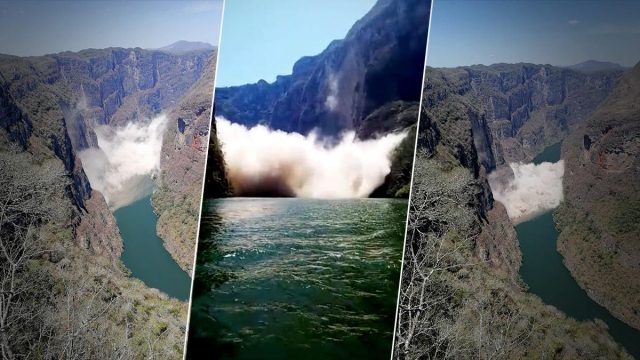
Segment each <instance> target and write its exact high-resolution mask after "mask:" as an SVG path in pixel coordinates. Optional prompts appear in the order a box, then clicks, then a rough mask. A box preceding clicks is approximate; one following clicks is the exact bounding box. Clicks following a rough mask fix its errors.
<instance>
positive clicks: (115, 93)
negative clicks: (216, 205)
mask: <svg viewBox="0 0 640 360" xmlns="http://www.w3.org/2000/svg"><path fill="white" fill-rule="evenodd" d="M210 55H211V52H210V51H202V52H191V53H189V54H185V55H172V54H168V53H163V52H154V51H149V50H142V49H119V48H114V49H103V50H95V49H91V50H84V51H81V52H78V53H70V52H66V53H60V54H55V55H48V56H41V57H29V58H19V57H15V56H6V55H2V56H0V128H1V130H0V155H1V156H2V160H3V161H2V162H0V165H1V166H2V169H1V171H0V174H1V175H2V176H3V178H2V183H3V187H2V188H3V192H2V194H0V195H2V203H5V201H7V200H8V199H11V201H13V202H14V203H16V204H30V203H29V202H28V201H27V200H28V199H33V197H32V195H31V193H30V188H31V185H29V184H30V182H32V181H34V180H37V181H40V182H39V183H38V184H37V186H35V187H34V188H35V189H40V190H42V191H45V190H46V192H47V193H46V194H41V195H38V197H37V199H39V200H38V202H37V203H31V205H29V206H28V207H10V208H3V209H2V212H3V214H16V215H15V216H17V218H16V219H23V220H24V221H27V220H28V219H32V220H29V222H28V223H25V224H22V223H16V222H15V221H16V220H11V221H9V220H7V219H12V218H4V217H3V219H2V223H1V224H0V227H1V228H0V231H2V232H3V234H8V235H7V236H6V237H5V236H4V235H3V237H2V241H3V245H4V246H11V247H13V246H19V245H20V244H21V243H24V242H25V241H29V244H31V246H33V248H34V249H41V248H42V249H54V250H47V251H45V252H44V253H39V252H33V253H29V256H23V257H21V258H20V261H19V262H15V261H14V262H12V261H8V260H9V259H8V258H7V259H5V258H3V260H2V261H0V265H1V266H2V267H3V268H2V271H3V272H4V273H7V274H8V273H9V272H11V273H14V274H16V279H17V282H6V281H5V279H8V278H4V277H3V281H2V286H3V288H2V291H3V292H5V293H6V292H11V293H12V294H14V295H11V296H10V297H8V298H7V297H5V298H3V301H4V302H3V304H2V306H3V309H6V311H7V312H6V316H7V317H5V318H4V320H6V321H4V320H3V322H2V324H0V326H1V327H2V329H3V334H7V335H8V338H3V339H1V340H3V341H1V342H0V346H2V350H3V351H4V355H3V356H5V357H8V358H14V357H22V356H26V355H27V354H31V356H34V355H36V354H37V353H38V352H40V351H43V350H42V349H45V348H47V349H48V350H47V351H48V353H49V356H50V357H44V358H62V357H64V358H71V357H74V356H79V358H88V359H90V358H96V359H108V358H125V359H140V358H142V357H143V356H146V357H160V358H181V357H182V355H181V354H182V346H183V341H184V334H185V328H184V324H185V320H186V316H187V306H186V304H184V303H181V302H179V301H176V300H173V299H169V298H167V297H166V295H164V294H161V293H159V292H158V291H157V290H152V289H148V288H146V287H145V286H144V285H143V284H142V283H141V282H140V281H139V280H135V279H131V278H130V277H128V274H127V271H126V269H125V268H124V267H123V266H122V265H121V262H120V255H121V252H122V249H123V244H122V238H121V237H120V234H119V231H118V228H117V226H116V222H115V219H114V217H113V215H112V213H111V211H110V209H109V208H108V207H107V203H106V201H105V198H104V197H103V196H102V194H100V193H99V192H98V191H96V190H95V189H92V187H91V185H90V184H89V181H88V179H87V176H86V173H85V170H84V168H83V166H82V163H81V161H80V158H79V157H78V155H77V153H78V151H81V150H85V149H87V148H91V147H96V146H97V137H96V134H95V132H94V130H93V129H94V127H96V126H99V125H109V126H116V125H124V124H125V123H129V122H135V121H137V120H139V119H144V118H149V117H153V116H155V115H157V114H158V113H160V112H161V111H165V110H167V109H169V108H171V107H172V106H173V105H174V103H175V102H177V101H178V99H179V98H180V96H181V95H182V94H184V93H185V92H186V91H187V89H189V88H190V87H191V86H192V85H193V84H194V83H195V82H196V80H197V79H198V78H199V77H200V75H201V73H202V71H203V68H204V64H205V61H206V59H207V58H208V57H209V56H210ZM52 169H54V170H52ZM55 169H57V170H55ZM52 171H53V172H52ZM43 173H44V174H54V175H55V174H58V175H56V176H53V175H52V176H41V175H39V174H43ZM7 176H9V178H7ZM61 181H63V182H62V183H61ZM65 181H66V182H65ZM12 197H14V198H12ZM25 201H26V202H25ZM47 203H53V204H56V206H57V208H56V210H47V209H48V208H47V206H46V204H47ZM20 214H22V215H20ZM52 214H55V215H56V216H52ZM21 221H22V220H21ZM24 226H30V229H32V230H30V231H32V232H29V233H26V234H23V233H21V232H20V231H19V230H18V229H20V228H22V227H24ZM29 234H37V235H38V236H36V237H32V236H31V235H29ZM25 236H26V237H25ZM6 241H8V243H7V242H6ZM7 256H13V255H11V254H4V257H7ZM12 264H15V265H12ZM12 286H19V287H20V289H28V290H25V291H18V290H19V289H16V288H11V287H12ZM20 304H25V305H28V306H27V307H26V308H22V307H20V306H18V305H20ZM63 304H64V305H63ZM61 324H66V325H65V326H61ZM123 329H128V330H126V331H123ZM11 334H13V335H15V336H12V335H11ZM16 334H18V335H16ZM71 334H75V335H74V336H72V337H70V335H71ZM3 336H5V335H3ZM69 341H70V342H69ZM9 353H11V354H12V355H7V354H9Z"/></svg>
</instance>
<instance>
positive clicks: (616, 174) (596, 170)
mask: <svg viewBox="0 0 640 360" xmlns="http://www.w3.org/2000/svg"><path fill="white" fill-rule="evenodd" d="M638 99H640V63H639V64H637V65H636V66H635V67H634V68H632V69H630V70H628V71H626V72H625V73H623V74H622V76H621V77H620V79H619V81H618V82H617V84H616V86H615V88H614V89H613V91H612V92H611V93H610V95H609V96H608V97H607V98H606V99H605V100H604V101H603V102H602V103H601V104H600V106H599V107H598V108H597V109H596V110H595V111H594V112H593V114H591V116H589V118H588V120H587V122H586V124H584V125H583V126H582V127H580V128H579V129H578V130H576V131H575V132H574V133H573V134H571V136H570V137H569V138H568V139H567V140H566V141H565V142H564V143H563V145H562V158H563V159H565V164H566V165H565V166H566V169H565V175H564V184H563V185H564V189H563V190H564V195H565V201H564V202H563V203H562V204H561V206H560V207H559V208H558V209H557V210H556V212H555V214H554V215H555V218H556V221H557V223H558V227H559V230H560V237H559V238H558V249H559V251H560V253H561V254H562V255H563V257H564V259H565V265H566V266H567V268H568V269H569V270H570V271H571V274H572V275H573V276H574V278H575V279H576V281H577V282H578V284H579V285H580V286H581V287H582V288H583V289H585V291H586V292H587V294H588V295H589V297H591V298H592V299H593V300H594V301H596V302H597V303H599V304H600V305H602V306H604V307H606V308H607V309H608V310H609V311H610V312H611V313H612V314H613V315H614V316H615V317H617V318H619V319H620V320H622V321H624V322H625V323H627V324H629V325H631V326H633V327H635V328H636V329H640V279H639V278H638V276H637V274H638V269H639V268H640V246H639V245H640V221H639V220H638V219H639V218H640V106H639V105H638ZM621 284H624V286H621Z"/></svg>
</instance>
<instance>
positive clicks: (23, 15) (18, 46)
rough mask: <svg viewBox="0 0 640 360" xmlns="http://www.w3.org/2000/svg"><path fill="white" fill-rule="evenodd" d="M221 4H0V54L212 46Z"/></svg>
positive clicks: (142, 0) (138, 0)
mask: <svg viewBox="0 0 640 360" xmlns="http://www.w3.org/2000/svg"><path fill="white" fill-rule="evenodd" d="M222 6H223V0H212V1H167V0H160V1H152V0H134V1H118V0H107V1H104V0H103V1H100V0H98V1H95V0H94V1H81V0H76V1H61V0H56V1H7V0H2V1H0V34H2V36H0V53H2V54H10V55H18V56H32V55H45V54H53V53H59V52H62V51H79V50H83V49H88V48H94V49H102V48H107V47H124V48H133V47H141V48H159V47H163V46H166V45H169V44H172V43H174V42H176V41H178V40H187V41H202V42H207V43H209V44H211V45H217V44H218V41H219V39H220V22H221V19H222Z"/></svg>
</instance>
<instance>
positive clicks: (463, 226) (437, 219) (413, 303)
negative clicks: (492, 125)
mask: <svg viewBox="0 0 640 360" xmlns="http://www.w3.org/2000/svg"><path fill="white" fill-rule="evenodd" d="M474 191H476V188H475V182H474V179H473V177H472V176H471V174H470V173H469V172H468V171H467V170H466V169H455V170H453V171H445V170H444V169H443V168H442V167H441V166H440V165H439V164H438V163H437V162H436V161H434V160H430V159H428V158H427V157H426V156H425V155H424V154H422V155H421V156H418V157H416V164H415V168H414V182H413V185H412V194H411V200H410V201H411V202H410V209H409V222H408V224H407V241H406V249H405V259H404V267H403V277H402V280H401V281H402V284H401V288H400V301H399V305H398V324H397V332H396V342H395V349H394V354H395V357H396V358H402V359H405V358H406V359H416V358H426V359H431V358H451V357H454V356H458V355H459V354H460V353H461V352H464V351H465V348H464V346H462V345H461V342H459V341H455V339H454V338H455V337H456V336H457V331H456V327H455V314H456V307H458V306H459V305H460V304H456V301H455V298H456V289H455V288H453V287H452V286H451V285H450V284H449V283H448V282H447V280H446V277H447V276H449V274H450V273H452V272H456V271H458V270H460V269H461V268H463V267H465V266H469V265H471V264H468V263H466V262H465V260H464V257H462V252H463V251H467V250H468V249H469V248H470V246H471V239H470V237H468V236H466V237H465V236H462V237H461V236H460V235H459V234H471V233H472V231H471V229H472V227H473V226H474V221H475V217H474V214H473V211H472V210H471V209H470V208H469V206H468V205H469V204H470V202H472V201H473V196H474Z"/></svg>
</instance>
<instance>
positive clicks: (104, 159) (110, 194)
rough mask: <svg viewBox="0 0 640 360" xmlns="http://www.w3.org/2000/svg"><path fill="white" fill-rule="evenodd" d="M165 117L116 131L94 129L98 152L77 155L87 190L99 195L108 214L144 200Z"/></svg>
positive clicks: (149, 188)
mask: <svg viewBox="0 0 640 360" xmlns="http://www.w3.org/2000/svg"><path fill="white" fill-rule="evenodd" d="M166 125H167V117H166V116H165V115H160V116H158V117H156V118H155V119H153V120H151V121H149V122H138V123H129V124H127V125H126V126H124V127H122V128H118V129H114V128H111V127H109V126H100V127H96V128H94V131H95V133H96V135H97V138H98V146H99V148H97V149H96V148H89V149H86V150H82V151H80V152H78V156H79V157H80V160H81V161H82V167H83V168H84V171H85V173H86V174H87V177H88V178H89V183H90V184H91V187H92V188H93V189H95V190H98V191H100V192H101V193H102V194H103V195H104V197H105V199H106V200H107V203H108V204H109V207H110V208H111V209H112V210H115V209H118V208H120V207H123V206H126V205H129V204H130V203H132V202H134V201H136V200H139V199H141V198H143V197H145V196H148V195H150V194H151V192H152V191H153V185H154V184H153V181H152V178H151V177H152V176H154V175H155V174H156V173H157V172H158V171H159V169H160V152H161V149H162V136H163V134H164V131H165V129H166Z"/></svg>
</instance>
